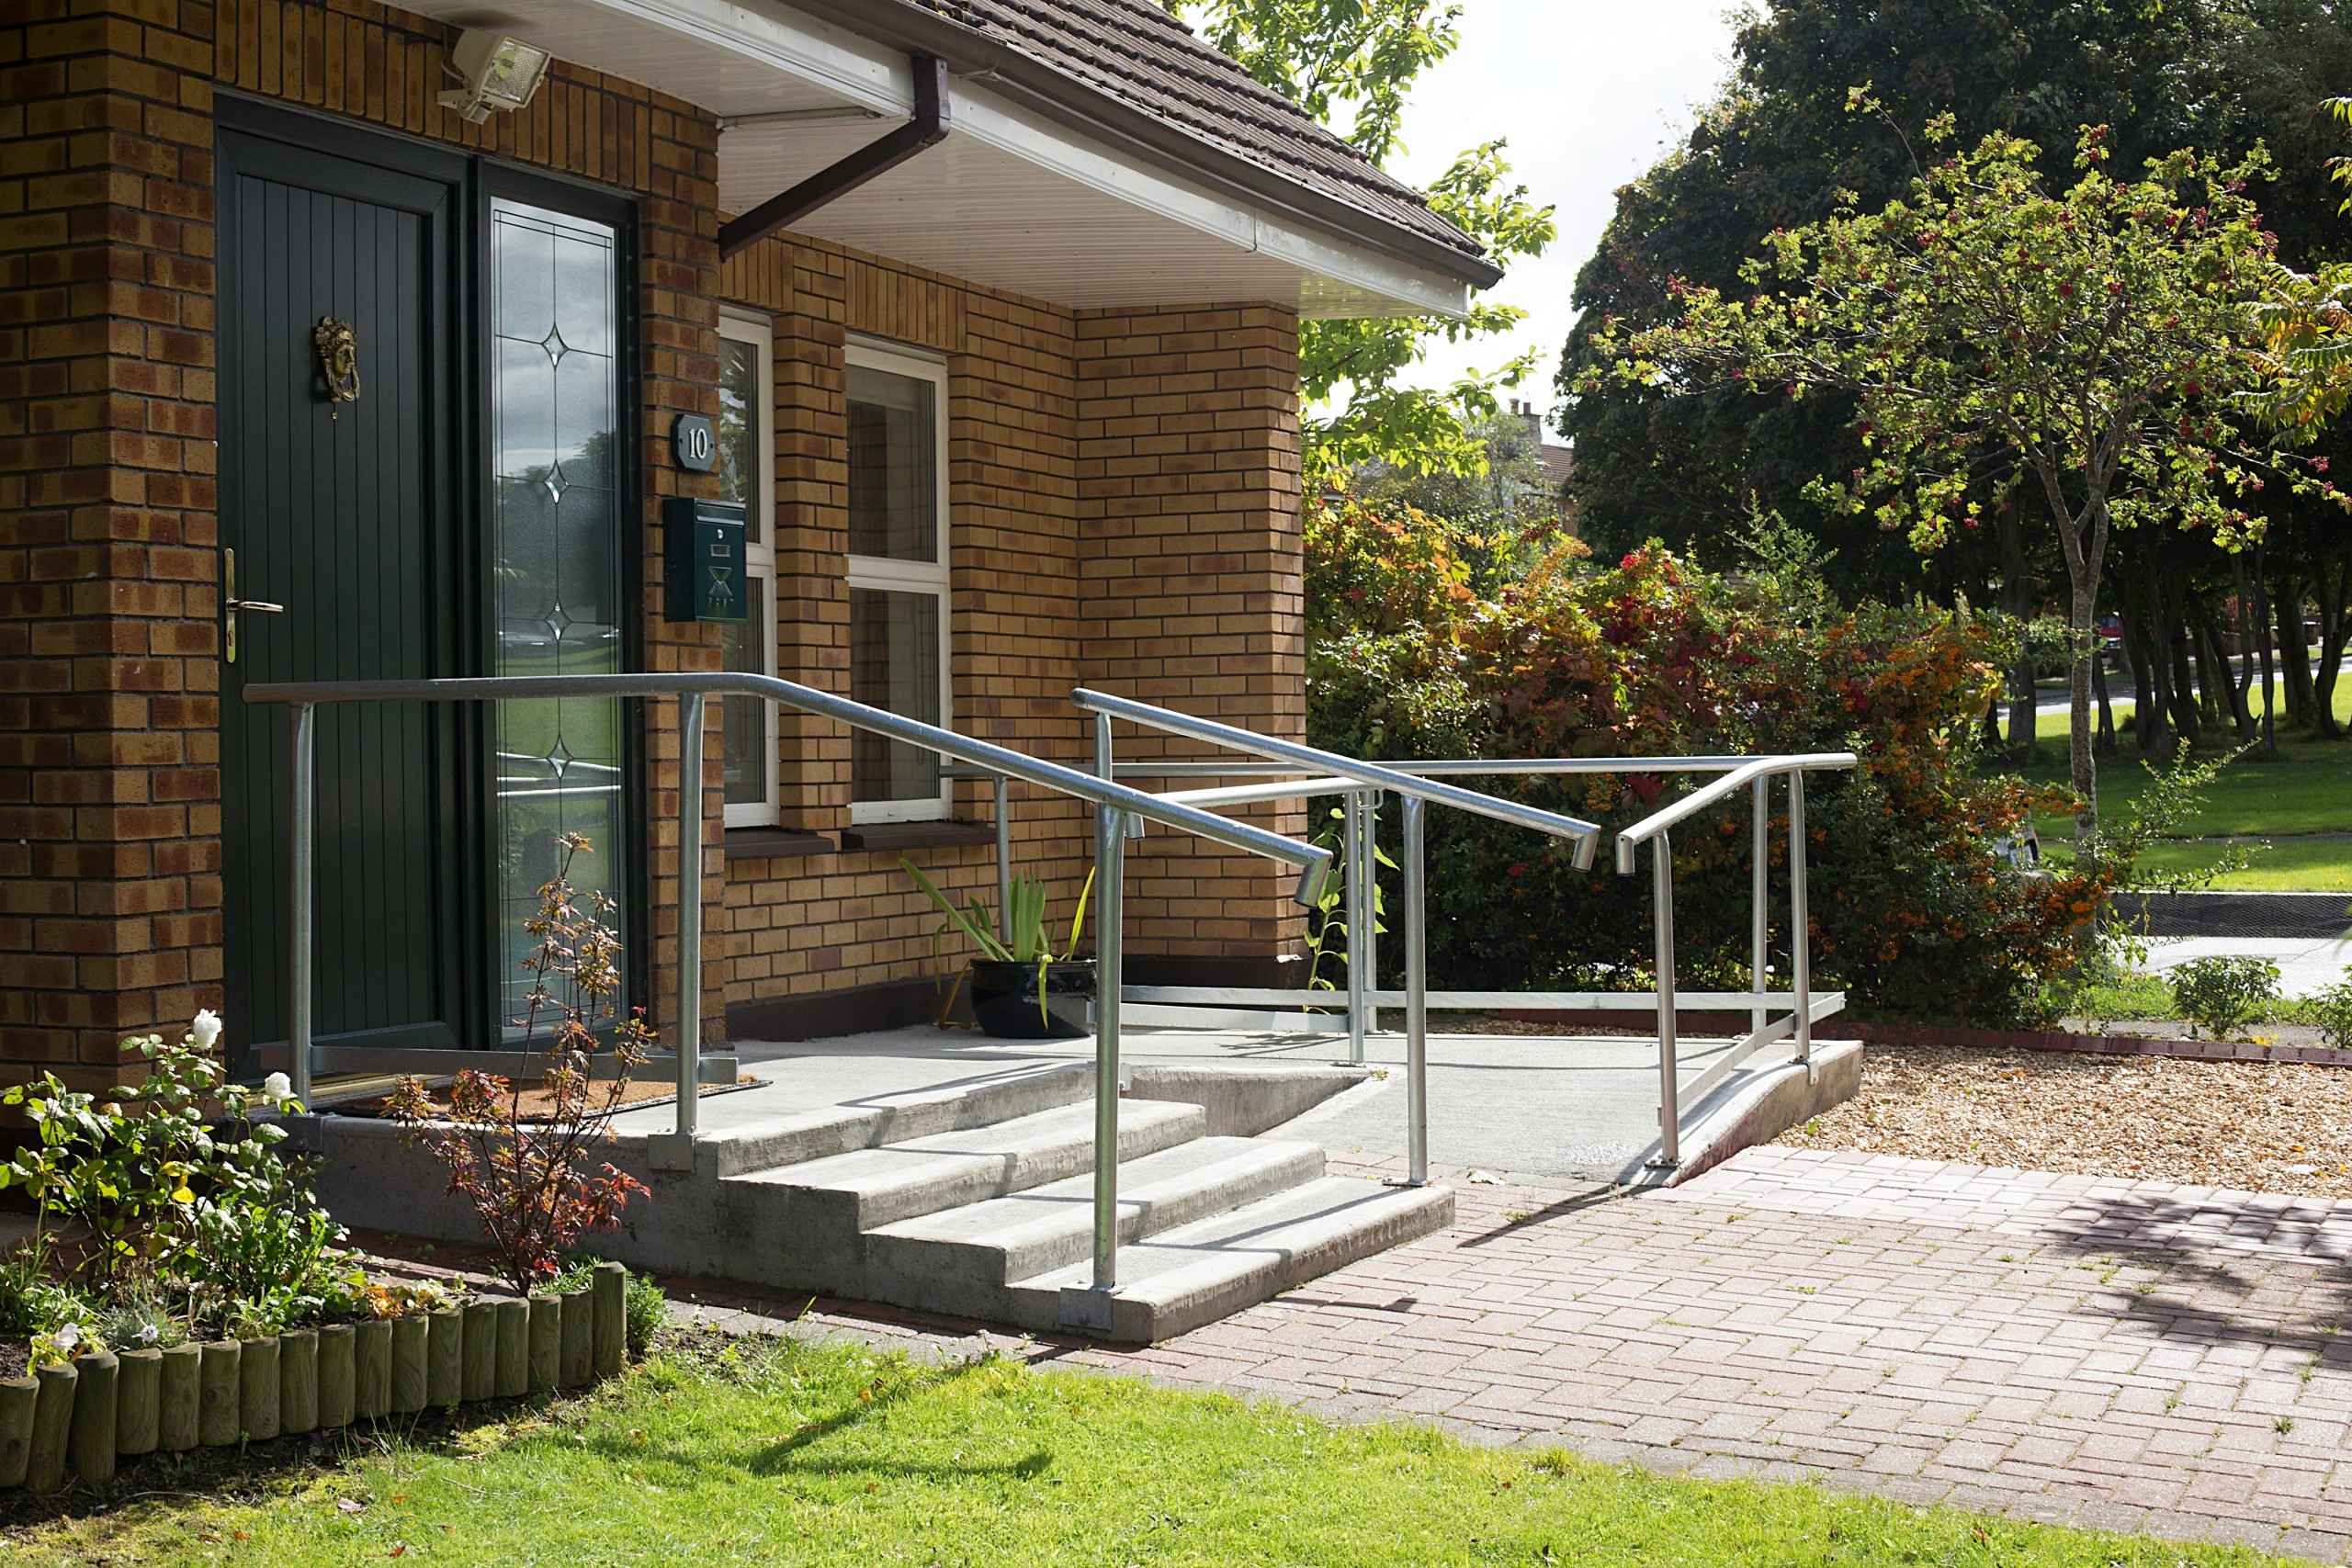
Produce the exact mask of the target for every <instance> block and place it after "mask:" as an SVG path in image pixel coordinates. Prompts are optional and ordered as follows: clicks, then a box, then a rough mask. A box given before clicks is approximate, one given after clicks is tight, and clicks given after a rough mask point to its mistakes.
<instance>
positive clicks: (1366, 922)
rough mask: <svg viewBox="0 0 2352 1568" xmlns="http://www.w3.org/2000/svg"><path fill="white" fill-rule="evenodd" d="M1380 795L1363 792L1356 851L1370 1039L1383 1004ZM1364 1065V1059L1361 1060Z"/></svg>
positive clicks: (1365, 1020)
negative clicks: (1379, 998)
mask: <svg viewBox="0 0 2352 1568" xmlns="http://www.w3.org/2000/svg"><path fill="white" fill-rule="evenodd" d="M1380 804H1381V801H1380V792H1379V791H1378V790H1376V789H1368V790H1365V791H1363V798H1362V799H1361V800H1360V801H1359V802H1358V810H1359V812H1360V814H1361V815H1362V816H1363V835H1362V836H1361V837H1360V838H1359V839H1358V840H1357V842H1356V850H1357V852H1358V853H1359V854H1361V855H1362V856H1363V1028H1364V1033H1365V1034H1366V1035H1367V1036H1369V1035H1374V1034H1377V1033H1379V1032H1380V1004H1379V1003H1378V1002H1377V1001H1374V999H1373V998H1374V997H1375V996H1377V995H1378V994H1379V992H1380ZM1348 942H1349V951H1350V952H1351V953H1352V952H1353V951H1354V943H1355V936H1354V933H1353V932H1352V931H1351V932H1350V934H1349V937H1348ZM1357 1060H1358V1061H1359V1062H1361V1061H1362V1060H1363V1058H1361V1057H1358V1058H1357Z"/></svg>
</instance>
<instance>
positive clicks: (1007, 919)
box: [989, 773, 1012, 947]
mask: <svg viewBox="0 0 2352 1568" xmlns="http://www.w3.org/2000/svg"><path fill="white" fill-rule="evenodd" d="M989 782H990V783H991V784H994V785H995V786H996V934H997V935H998V937H1000V938H1001V939H1002V941H1003V942H1004V944H1005V945H1006V946H1007V947H1010V946H1012V780H1011V779H1009V778H1006V777H1005V776H1004V775H1003V774H1002V773H999V774H997V775H996V776H995V777H994V778H993V779H991V780H990V781H989Z"/></svg>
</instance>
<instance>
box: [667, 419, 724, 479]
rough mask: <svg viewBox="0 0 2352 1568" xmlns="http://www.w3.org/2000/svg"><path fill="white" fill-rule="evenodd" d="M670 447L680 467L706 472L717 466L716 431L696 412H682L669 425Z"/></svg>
mask: <svg viewBox="0 0 2352 1568" xmlns="http://www.w3.org/2000/svg"><path fill="white" fill-rule="evenodd" d="M670 449H671V451H672V452H673V454H675V456H676V457H677V462H678V467H680V468H686V469H690V470H692V471H693V472H695V473H697V474H707V473H708V472H710V470H711V469H713V468H717V467H718V432H717V431H715V430H713V429H712V428H711V425H710V421H708V420H707V419H705V418H703V416H702V415H700V414H698V413H682V414H680V415H679V416H678V418H677V423H674V424H673V425H671V426H670Z"/></svg>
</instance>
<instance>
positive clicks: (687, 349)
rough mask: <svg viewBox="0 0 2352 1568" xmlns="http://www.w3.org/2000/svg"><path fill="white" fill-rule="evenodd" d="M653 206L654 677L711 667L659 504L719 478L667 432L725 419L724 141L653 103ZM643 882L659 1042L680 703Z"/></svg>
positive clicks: (662, 709)
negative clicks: (687, 423)
mask: <svg viewBox="0 0 2352 1568" xmlns="http://www.w3.org/2000/svg"><path fill="white" fill-rule="evenodd" d="M647 120H648V142H647V156H646V164H645V167H644V186H645V199H644V201H643V202H642V203H640V205H639V209H638V214H639V216H638V247H639V248H638V280H637V281H638V310H639V340H640V342H641V344H642V364H643V384H642V385H643V389H642V406H643V408H644V410H645V430H644V441H645V445H644V452H643V469H642V471H643V473H644V475H645V479H646V494H645V551H646V554H645V574H644V579H643V581H644V583H645V591H644V594H643V596H642V598H641V600H640V602H639V603H640V606H641V608H640V611H639V613H640V614H641V615H643V616H644V625H645V626H646V628H647V634H646V638H645V668H646V669H648V670H658V671H667V670H696V671H716V670H717V669H718V668H719V665H720V653H719V647H718V628H717V627H715V626H696V625H692V624H673V623H672V622H669V621H666V620H664V619H663V618H662V526H661V524H662V498H663V497H665V496H673V495H688V496H699V497H704V498H708V497H711V496H715V495H717V494H718V479H717V478H716V477H715V476H713V475H708V474H695V473H690V472H688V471H686V470H684V469H682V468H679V467H678V466H677V463H676V462H675V461H674V460H673V457H672V455H671V437H670V429H671V424H672V423H673V420H674V419H675V417H676V416H677V415H679V414H681V413H698V414H701V415H702V416H703V417H704V418H706V419H716V418H717V417H718V127H717V126H716V124H714V123H713V121H712V120H711V119H710V118H709V117H708V116H707V115H704V114H700V113H694V114H686V113H679V112H673V110H671V109H669V108H665V107H654V108H653V109H652V110H651V111H650V113H649V115H648V117H647ZM649 706H650V712H649V714H648V724H649V727H650V735H649V737H648V741H649V744H648V747H647V750H648V753H649V761H650V773H651V777H650V779H649V780H648V781H647V783H648V790H647V802H646V805H647V811H648V822H647V831H646V852H647V859H648V864H647V875H648V880H649V881H650V884H651V886H650V894H651V897H650V899H649V901H648V902H649V905H650V910H649V913H650V919H651V920H652V926H653V929H652V931H650V933H649V935H650V938H651V952H652V959H653V965H654V969H653V996H654V1000H655V1005H654V1007H653V1008H651V1009H650V1010H649V1014H650V1016H651V1017H653V1018H654V1020H655V1021H656V1023H657V1025H658V1026H659V1027H660V1028H661V1030H662V1032H663V1035H664V1037H665V1038H667V1037H668V1036H669V1035H670V1034H671V1033H672V1032H673V1031H674V1030H675V1028H676V1025H677V1021H678V989H677V963H678V908H679V906H678V891H679V880H678V875H679V867H680V859H679V849H680V844H679V838H678V791H679V789H680V787H681V769H680V766H679V763H680V757H679V741H680V739H681V737H680V735H679V732H678V705H677V703H676V701H675V700H674V699H663V700H662V701H659V702H656V703H653V704H650V705H649ZM720 743H721V735H720V727H719V705H718V703H717V702H710V703H707V705H706V706H705V710H704V729H703V755H702V757H701V758H700V759H699V760H698V761H699V767H698V769H697V772H698V774H699V780H698V782H699V784H700V786H701V796H702V819H703V844H704V849H703V865H702V933H703V936H702V959H703V962H702V990H703V999H702V1037H703V1039H704V1040H705V1041H715V1040H723V1039H724V1038H726V1033H727V1029H726V1014H727V960H726V953H727V857H726V847H725V842H724V840H725V831H726V829H725V806H724V791H725V781H724V777H723V774H722V767H723V763H722V760H721V756H720V751H719V747H720Z"/></svg>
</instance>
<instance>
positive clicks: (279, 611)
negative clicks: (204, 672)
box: [220, 550, 286, 664]
mask: <svg viewBox="0 0 2352 1568" xmlns="http://www.w3.org/2000/svg"><path fill="white" fill-rule="evenodd" d="M220 593H221V598H220V608H221V610H222V612H223V614H222V616H221V625H220V648H221V655H222V657H223V658H224V659H226V660H228V662H230V663H232V664H234V663H235V662H236V661H237V612H238V611H240V610H251V611H253V612H254V614H255V615H284V614H285V613H286V606H285V605H283V604H271V603H270V602H269V601H268V600H266V599H240V598H238V597H237V552H236V551H234V550H222V551H221V552H220Z"/></svg>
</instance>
